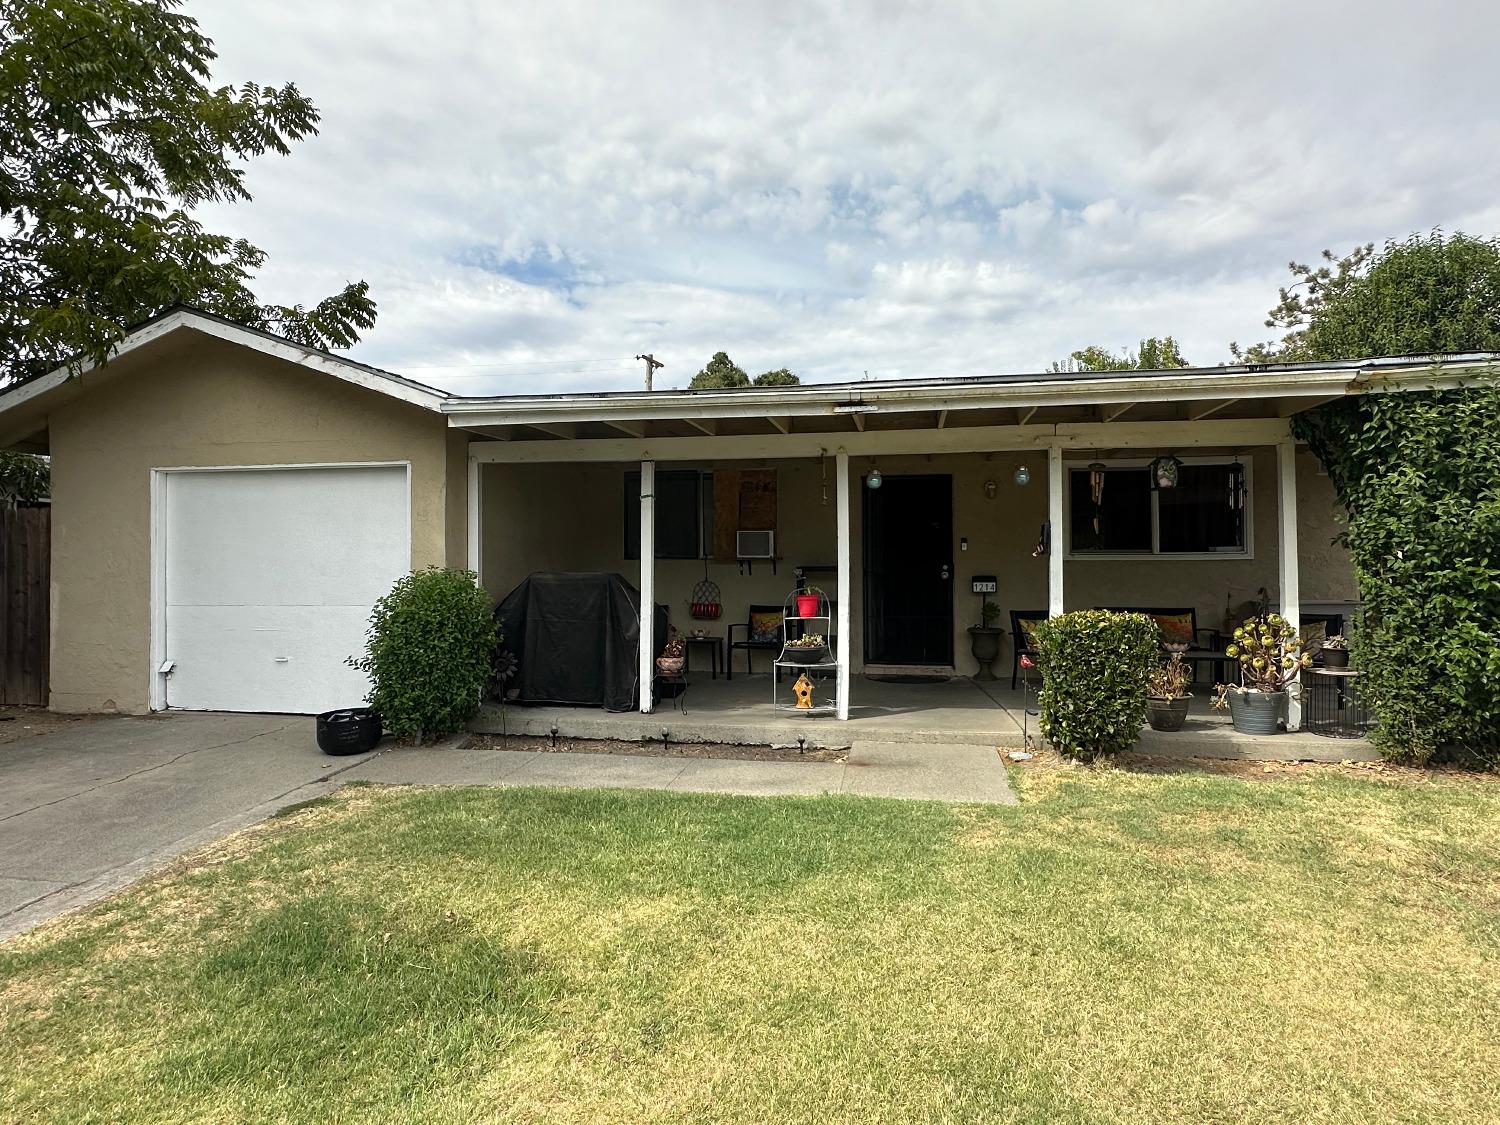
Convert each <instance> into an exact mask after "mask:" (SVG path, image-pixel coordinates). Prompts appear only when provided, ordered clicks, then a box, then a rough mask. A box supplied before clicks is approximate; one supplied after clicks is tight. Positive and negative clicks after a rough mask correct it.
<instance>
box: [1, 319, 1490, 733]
mask: <svg viewBox="0 0 1500 1125" xmlns="http://www.w3.org/2000/svg"><path fill="white" fill-rule="evenodd" d="M1491 359H1492V357H1489V356H1481V355H1463V356H1444V357H1398V358H1390V359H1377V360H1370V361H1364V362H1360V363H1357V364H1309V365H1277V366H1266V367H1246V366H1230V367H1214V368H1193V369H1183V370H1178V371H1157V372H1149V371H1140V372H1137V371H1126V372H1100V373H1092V372H1088V373H1063V374H1060V373H1047V374H1032V375H1003V376H984V377H976V378H960V379H907V380H894V381H865V382H854V383H840V384H817V385H810V386H803V387H790V388H788V387H775V388H747V389H738V390H712V391H655V392H645V391H641V392H618V393H602V394H567V395H530V394H528V395H505V396H492V397H472V398H465V397H455V396H451V395H447V394H445V393H443V392H442V391H439V390H437V389H434V388H432V387H428V386H425V385H423V384H421V383H418V382H414V381H412V380H409V379H405V378H402V377H400V376H399V375H394V374H391V373H389V372H384V371H379V370H377V369H374V368H371V367H368V366H366V365H363V364H360V363H356V362H354V361H352V360H349V359H347V358H343V357H340V356H336V355H331V354H328V353H324V352H320V351H316V350H313V349H309V348H306V347H301V346H298V345H295V344H292V343H290V342H288V341H286V340H283V339H279V338H277V337H275V336H272V335H269V334H266V333H263V332H258V331H254V330H251V329H247V328H244V327H241V326H238V325H235V324H231V323H228V322H226V321H223V320H220V319H218V318H216V317H213V316H210V315H207V314H205V313H202V312H199V311H196V310H192V309H185V308H177V309H173V310H169V311H168V312H166V313H164V314H162V315H161V316H160V317H158V318H156V319H155V320H153V321H152V322H150V323H148V324H146V325H143V326H141V327H140V328H138V329H136V330H135V331H133V332H132V333H131V334H130V335H129V336H128V338H127V339H126V340H125V341H124V343H123V344H122V346H121V348H120V350H119V352H118V354H117V355H116V357H115V358H114V359H113V360H112V361H111V362H110V363H109V364H108V365H106V366H104V367H102V368H98V369H92V370H87V371H85V372H84V373H83V374H82V375H81V377H77V378H69V377H68V374H67V373H66V372H57V373H54V374H52V375H50V376H48V377H45V378H42V379H39V380H37V381H34V382H31V383H28V384H25V385H22V386H19V387H15V388H12V389H10V390H9V391H6V392H5V393H3V394H0V448H7V447H13V448H23V449H30V450H34V451H40V452H46V453H49V454H50V455H51V457H52V461H53V496H52V499H53V521H54V523H53V567H52V604H51V642H52V643H51V703H52V706H53V707H54V708H55V709H57V710H61V711H97V710H119V711H124V712H130V713H143V712H147V711H151V710H159V709H163V708H173V707H176V708H196V709H223V710H260V711H284V712H291V713H307V712H313V711H317V710H322V709H325V708H328V707H332V706H337V705H347V704H348V703H349V702H350V701H352V700H355V699H358V698H360V697H361V696H362V695H363V692H364V682H363V680H362V678H361V677H360V675H359V674H358V673H357V672H355V671H354V670H353V669H352V668H349V667H348V666H347V665H346V664H345V663H344V660H345V657H346V656H348V655H349V654H351V653H353V652H356V651H358V650H359V649H360V648H361V646H362V635H363V630H364V627H365V623H366V620H367V618H368V615H369V610H370V607H371V604H372V603H373V602H374V600H375V599H376V598H377V597H379V596H380V594H382V593H383V592H384V591H385V590H386V589H387V588H389V586H390V584H391V582H392V581H394V579H395V578H396V577H397V576H398V575H399V574H401V573H402V572H404V571H405V570H407V569H408V568H412V567H424V566H428V565H449V566H469V567H471V568H473V569H475V570H476V571H477V572H478V573H479V575H480V578H481V581H482V582H483V584H484V585H485V587H486V588H487V589H488V591H489V592H490V594H491V595H492V597H494V598H496V599H499V598H500V597H502V596H503V595H504V594H505V593H506V592H507V591H508V590H510V589H511V588H512V587H514V586H515V585H516V584H517V583H518V582H519V581H520V580H521V579H522V578H524V577H525V576H526V575H527V574H529V573H531V572H533V571H538V570H587V571H619V572H621V573H623V574H624V575H625V576H626V577H627V578H629V579H630V580H631V581H632V582H635V583H637V584H638V586H639V587H640V589H641V591H642V594H643V599H642V600H643V604H650V603H651V602H652V601H653V600H654V601H656V602H659V603H663V604H666V605H668V606H669V607H671V610H672V614H673V619H674V621H676V622H678V623H686V622H687V620H688V619H687V603H688V602H689V600H690V598H691V595H692V591H693V588H694V586H695V585H696V584H697V583H698V582H699V581H700V580H703V579H704V578H705V575H707V576H708V577H710V578H711V579H712V580H713V581H715V582H716V583H717V584H718V585H719V586H720V588H721V590H722V601H723V604H724V615H725V616H724V619H723V620H722V621H721V622H719V623H717V628H718V629H719V630H720V631H722V628H723V624H724V623H726V622H728V621H734V620H744V618H745V616H746V614H747V613H748V609H749V607H750V606H751V605H753V604H761V603H766V604H778V603H780V602H781V601H782V599H783V598H784V597H785V596H786V594H787V593H788V591H789V590H790V589H791V587H792V585H793V583H794V574H795V573H796V571H797V570H798V569H801V570H802V571H803V572H804V573H806V574H807V575H808V576H809V578H810V579H811V580H812V581H814V582H816V583H818V584H819V585H821V586H823V587H824V588H825V589H827V590H828V591H829V593H830V595H831V597H832V600H833V603H834V606H835V616H836V621H835V622H834V623H833V625H832V629H831V632H832V635H833V636H834V637H835V638H836V647H837V656H838V658H839V661H840V672H839V677H840V681H841V688H842V689H843V690H841V691H840V692H839V694H838V698H839V701H840V703H839V714H840V717H845V716H846V715H847V712H848V707H849V699H850V695H849V691H848V687H849V681H850V679H851V677H854V676H858V675H860V674H862V673H868V672H875V671H902V670H914V669H915V670H928V671H937V672H948V673H956V674H958V675H971V674H973V673H974V672H975V671H976V668H977V665H976V663H975V661H974V659H973V658H972V656H971V655H970V653H969V645H968V638H967V635H966V629H967V628H968V627H969V626H970V625H972V624H975V623H977V621H978V616H979V603H980V598H979V597H977V596H974V595H972V594H971V593H970V589H971V580H972V579H973V578H974V576H976V575H981V576H982V575H993V576H995V578H996V583H997V590H996V593H995V594H994V595H993V598H994V600H995V601H997V602H998V603H999V605H1000V606H1001V607H1002V608H1004V609H1007V610H1009V609H1025V610H1037V611H1047V612H1051V613H1058V612H1062V611H1064V610H1066V609H1073V608H1081V607H1088V606H1095V605H1106V606H1191V607H1193V608H1194V610H1195V611H1196V613H1197V616H1198V620H1199V622H1200V624H1202V625H1205V626H1210V625H1216V624H1218V623H1219V621H1220V620H1221V619H1222V618H1223V616H1224V613H1225V610H1226V606H1237V605H1239V604H1241V603H1243V602H1246V601H1248V600H1251V599H1254V598H1255V597H1256V596H1257V594H1258V592H1259V591H1262V590H1264V591H1265V592H1266V593H1267V595H1268V596H1269V598H1270V600H1271V602H1272V603H1273V604H1274V605H1275V606H1276V607H1277V608H1278V609H1279V610H1280V611H1281V612H1282V613H1283V614H1285V615H1286V616H1287V617H1289V618H1292V619H1296V618H1297V617H1298V615H1299V614H1300V613H1304V612H1310V611H1312V610H1314V609H1318V610H1325V611H1345V610H1347V609H1348V608H1349V607H1352V606H1353V605H1355V604H1356V603H1357V600H1358V592H1357V590H1356V588H1355V582H1354V578H1353V574H1352V570H1351V567H1350V564H1349V560H1348V559H1347V557H1346V556H1345V554H1344V553H1343V551H1342V550H1341V549H1340V548H1339V547H1338V546H1336V545H1334V542H1333V540H1334V537H1335V535H1336V533H1337V531H1338V525H1337V522H1336V516H1335V503H1334V498H1333V493H1332V489H1331V487H1330V485H1329V482H1328V480H1327V479H1326V478H1325V477H1324V476H1323V475H1321V473H1320V471H1319V468H1318V465H1317V463H1316V461H1315V460H1314V459H1313V458H1312V456H1311V455H1310V454H1309V453H1308V452H1306V451H1305V450H1304V449H1299V447H1298V446H1297V445H1296V443H1295V442H1294V440H1293V438H1292V434H1291V431H1290V428H1289V421H1288V420H1289V418H1290V417H1291V416H1292V415H1293V414H1295V413H1296V412H1298V411H1300V410H1304V409H1307V408H1308V407H1311V406H1314V405H1317V404H1319V403H1323V402H1327V401H1329V400H1332V399H1335V398H1338V397H1341V396H1344V395H1350V394H1371V393H1399V392H1402V391H1405V390H1411V389H1423V388H1428V387H1432V386H1452V385H1457V384H1459V383H1461V382H1462V381H1463V380H1465V379H1472V378H1474V377H1475V376H1476V375H1477V374H1478V373H1479V372H1481V371H1482V370H1483V369H1484V368H1485V366H1486V365H1487V364H1488V363H1489V362H1490V361H1491ZM1158 458H1163V459H1166V458H1171V459H1174V461H1175V464H1176V465H1177V466H1178V473H1179V484H1178V487H1177V488H1175V489H1172V490H1166V491H1163V490H1155V489H1153V488H1152V484H1151V476H1152V474H1151V472H1150V471H1149V470H1150V468H1151V466H1152V463H1153V462H1155V461H1156V460H1157V459H1158ZM877 484H878V487H876V485H877ZM742 531H752V532H766V531H770V532H774V536H773V537H767V536H764V535H761V536H754V537H752V539H753V541H754V543H755V544H756V545H757V546H758V547H760V548H764V547H765V545H766V544H768V543H770V544H773V546H772V547H771V548H770V549H769V550H765V549H760V550H757V551H755V552H754V553H755V554H758V555H761V556H767V555H768V556H770V557H755V558H743V559H742V558H741V556H742V555H743V554H745V553H746V549H745V547H744V546H742V545H740V543H739V540H740V537H739V536H738V535H737V534H736V533H737V532H742ZM747 542H748V541H747ZM642 560H647V561H646V563H645V565H643V564H642ZM653 656H654V653H652V652H649V651H643V652H642V653H641V654H640V662H641V669H642V680H643V682H646V683H648V684H649V683H650V681H651V674H650V673H651V659H652V657H653ZM762 666H763V665H762ZM653 702H654V701H653V700H652V698H651V693H650V691H649V690H648V691H646V692H644V693H643V695H642V699H641V707H642V709H643V710H649V709H650V708H651V707H652V705H653Z"/></svg>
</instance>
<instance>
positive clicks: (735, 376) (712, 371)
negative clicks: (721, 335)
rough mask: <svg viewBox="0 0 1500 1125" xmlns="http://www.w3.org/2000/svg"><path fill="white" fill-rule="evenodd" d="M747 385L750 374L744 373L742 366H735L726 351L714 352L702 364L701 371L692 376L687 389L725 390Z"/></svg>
mask: <svg viewBox="0 0 1500 1125" xmlns="http://www.w3.org/2000/svg"><path fill="white" fill-rule="evenodd" d="M749 385H750V376H748V375H746V374H745V371H744V368H742V367H738V366H736V364H735V362H734V360H732V359H730V358H729V355H728V353H727V352H714V357H713V359H711V360H709V361H708V363H707V364H705V365H704V368H703V370H702V371H700V372H698V374H696V375H694V376H693V381H692V382H691V383H689V384H688V389H689V390H692V391H703V390H726V389H728V388H731V387H748V386H749Z"/></svg>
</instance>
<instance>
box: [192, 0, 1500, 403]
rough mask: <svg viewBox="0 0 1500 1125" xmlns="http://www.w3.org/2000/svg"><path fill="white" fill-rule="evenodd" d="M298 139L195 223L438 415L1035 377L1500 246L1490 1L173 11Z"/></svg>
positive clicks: (1208, 349) (371, 4)
mask: <svg viewBox="0 0 1500 1125" xmlns="http://www.w3.org/2000/svg"><path fill="white" fill-rule="evenodd" d="M187 10H188V11H189V12H191V13H192V14H194V15H195V16H197V18H198V19H199V20H200V22H201V24H202V25H203V27H204V29H205V31H206V32H207V33H208V34H209V35H210V36H211V37H212V38H213V39H214V40H215V41H216V44H217V46H218V49H219V53H220V58H219V63H218V68H217V72H216V74H215V78H216V79H217V80H219V81H222V82H234V83H238V82H242V81H245V80H255V81H261V82H266V83H271V82H283V81H288V80H291V81H295V82H296V83H297V84H298V85H299V86H301V87H302V89H303V90H304V91H305V92H306V93H308V94H309V95H310V96H311V97H312V98H313V100H314V101H315V102H316V103H317V105H318V106H319V108H320V109H321V111H322V114H323V123H322V132H321V135H320V136H319V137H317V138H315V139H313V140H311V141H308V142H305V143H303V144H302V145H300V146H299V147H298V148H297V149H296V150H295V151H294V153H293V155H292V156H291V157H289V158H285V159H281V158H271V157H268V158H264V159H263V160H261V161H259V162H257V163H256V164H255V165H254V166H253V168H252V171H251V175H250V185H249V186H250V188H251V191H252V193H253V194H254V196H255V201H254V203H252V204H249V205H239V206H236V207H233V208H227V209H224V210H223V211H222V212H220V211H216V212H215V213H214V214H212V215H211V216H210V221H211V222H212V224H213V225H214V226H216V227H217V228H220V229H224V230H226V231H230V232H233V233H236V234H243V235H245V236H247V237H249V238H251V239H252V240H253V241H255V242H256V243H257V244H259V245H260V246H262V247H263V248H264V249H265V250H267V251H268V252H269V253H270V255H271V262H270V265H269V266H268V268H267V269H266V270H265V271H264V273H263V274H262V280H261V283H260V285H259V287H258V288H259V290H260V291H261V294H262V296H263V297H265V298H267V299H274V300H278V301H313V300H316V299H317V298H318V297H320V296H323V295H325V294H326V293H328V292H330V291H332V290H334V289H336V288H338V287H339V286H341V285H342V284H343V283H344V281H346V280H350V279H356V278H364V279H366V280H368V281H369V282H370V283H371V285H372V287H373V289H374V293H375V296H376V298H377V300H378V301H379V303H380V322H379V324H378V325H377V326H376V328H375V330H374V331H373V332H371V333H370V334H369V336H368V338H367V339H366V341H365V342H364V343H362V344H361V345H360V346H359V348H358V349H357V350H356V352H355V354H356V356H357V357H358V358H361V359H363V360H365V361H367V362H370V363H375V364H379V365H382V366H386V367H391V368H393V369H396V370H399V371H402V372H405V373H407V374H410V375H411V376H413V377H414V378H418V379H422V380H424V381H427V382H431V383H434V384H437V385H440V386H445V387H448V388H449V389H451V390H453V391H455V392H457V393H461V394H483V393H503V392H529V391H546V390H574V389H577V390H583V389H589V390H596V389H613V388H625V387H633V386H636V385H638V384H639V382H640V378H641V376H640V365H639V364H634V363H633V362H632V361H631V358H630V357H632V356H633V355H635V354H636V353H637V352H643V351H652V352H655V354H656V355H657V357H658V358H660V359H663V360H665V362H666V363H667V367H666V369H665V370H664V371H662V372H660V373H659V374H658V377H657V379H658V385H663V384H664V385H667V386H681V385H684V384H685V383H686V382H687V380H688V379H689V378H690V377H691V376H692V374H693V373H694V372H695V371H696V370H697V369H698V368H699V367H700V366H702V364H703V363H704V361H705V360H707V358H708V357H709V355H711V354H712V353H713V352H714V351H716V350H719V349H725V350H727V351H728V352H729V353H730V354H731V355H732V356H733V357H734V359H735V360H736V361H737V362H739V363H740V365H741V366H743V367H745V368H746V369H747V370H749V371H750V372H751V373H754V372H757V371H762V370H766V369H768V368H773V367H781V366H789V367H791V368H792V369H793V370H795V371H797V372H799V373H800V374H802V376H803V377H804V379H836V378H861V377H862V376H863V375H864V374H865V373H868V374H869V376H870V377H871V378H876V377H900V376H918V375H956V374H985V373H993V372H1002V371H1021V370H1036V369H1039V368H1041V367H1043V366H1045V365H1046V363H1047V362H1048V361H1050V360H1052V359H1056V358H1060V357H1062V356H1064V355H1066V354H1067V353H1068V352H1069V351H1070V350H1072V349H1074V348H1077V347H1081V346H1083V345H1085V344H1090V343H1097V344H1103V345H1106V346H1111V347H1122V346H1127V345H1131V346H1133V344H1134V342H1135V341H1136V340H1138V339H1139V338H1140V337H1141V336H1143V335H1151V334H1163V333H1171V334H1175V335H1176V336H1177V337H1178V339H1179V341H1180V342H1181V343H1182V346H1183V350H1184V352H1185V354H1186V355H1187V357H1188V358H1189V359H1190V360H1191V361H1193V362H1197V363H1213V362H1218V361H1221V360H1223V359H1225V358H1226V356H1227V344H1228V341H1230V340H1238V341H1240V342H1242V343H1248V342H1250V341H1253V340H1257V339H1263V338H1265V337H1266V336H1267V335H1268V333H1267V331H1266V329H1265V328H1264V327H1263V326H1262V322H1263V319H1264V314H1265V310H1266V309H1267V308H1268V307H1269V306H1270V305H1271V304H1272V303H1273V302H1274V299H1275V293H1276V286H1277V285H1278V284H1280V283H1281V282H1282V280H1283V279H1284V277H1285V267H1286V263H1287V262H1288V261H1289V260H1290V259H1292V258H1297V259H1298V260H1307V259H1308V258H1310V257H1311V256H1314V255H1315V254H1316V253H1317V252H1318V251H1319V250H1320V249H1322V248H1323V247H1325V246H1329V247H1333V248H1335V249H1340V250H1344V249H1348V248H1349V247H1351V246H1353V245H1355V244H1357V243H1360V242H1364V241H1369V240H1375V241H1380V240H1382V239H1384V238H1386V237H1388V236H1402V235H1405V234H1406V233H1408V232H1410V231H1413V230H1420V229H1427V228H1430V227H1433V226H1439V225H1440V226H1443V227H1444V228H1446V229H1449V230H1454V229H1462V230H1466V231H1470V232H1472V233H1476V234H1485V235H1488V234H1493V233H1496V232H1497V231H1500V85H1497V84H1496V83H1495V82H1494V79H1493V67H1492V65H1491V62H1492V59H1491V53H1492V48H1493V45H1494V44H1495V43H1496V42H1497V41H1500V15H1497V14H1496V8H1495V6H1494V5H1491V4H1488V3H1481V2H1480V0H1470V2H1468V3H1457V2H1445V0H1435V2H1434V0H1429V2H1428V3H1425V4H1415V3H1410V2H1404V0H1403V2H1399V3H1393V2H1384V0H1348V2H1326V3H1322V2H1320V3H1307V2H1306V0H1299V2H1297V3H1281V2H1279V0H1256V2H1253V3H1243V4H1230V3H1205V2H1203V0H1184V2H1180V3H1151V2H1148V0H1134V2H1130V3H1120V2H1118V0H1116V2H1109V3H1094V2H1083V0H1037V2H1026V3H1004V2H1001V0H989V2H987V3H986V2H973V3H902V2H897V0H863V2H861V0H842V2H835V3H820V2H817V0H795V2H784V0H757V2H756V3H752V4H728V3H722V4H715V3H703V0H695V2H680V3H679V2H676V0H657V2H654V3H635V2H631V0H545V2H541V3H538V2H535V0H524V2H523V0H505V2H500V3H493V2H492V3H466V2H459V0H426V2H425V3H421V4H418V3H411V2H408V3H387V2H379V0H314V2H309V0H295V2H293V0H257V2H256V3H254V4H246V3H244V2H243V0H189V3H188V6H187Z"/></svg>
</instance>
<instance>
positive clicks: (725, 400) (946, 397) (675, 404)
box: [442, 357, 1494, 426]
mask: <svg viewBox="0 0 1500 1125" xmlns="http://www.w3.org/2000/svg"><path fill="white" fill-rule="evenodd" d="M1493 369H1494V367H1493V362H1492V360H1491V358H1490V357H1480V358H1477V359H1469V358H1467V357H1465V358H1463V359H1461V360H1455V361H1440V362H1433V361H1427V362H1403V363H1401V364H1399V365H1391V364H1382V363H1376V362H1373V361H1372V362H1370V363H1356V364H1345V365H1341V366H1336V367H1334V366H1321V367H1314V368H1310V369H1306V370H1278V369H1273V370H1268V371H1262V372H1248V373H1245V372H1224V371H1216V372H1214V373H1212V374H1205V373H1204V372H1202V371H1195V372H1193V373H1191V374H1168V375H1163V374H1160V373H1152V374H1150V375H1147V376H1142V377H1130V376H1118V375H1115V376H1111V377H1109V378H1106V379H1089V380H1076V379H1075V380H1048V379H1038V380H1028V381H1024V382H1022V381H1017V382H1007V383H999V384H996V383H985V384H976V385H956V384H953V383H934V384H926V385H921V386H888V387H879V386H875V385H870V384H864V385H860V386H858V387H852V388H849V387H837V386H834V387H820V386H818V385H816V384H814V385H812V386H809V387H806V388H804V389H803V390H800V391H797V392H793V393H788V392H787V391H786V389H785V388H776V389H774V390H771V389H766V390H757V389H756V388H746V389H740V390H733V391H720V392H713V393H709V394H704V393H701V392H698V393H691V394H687V393H678V394H672V393H666V394H663V393H661V392H657V393H654V394H643V393H630V394H622V395H608V396H590V395H551V396H532V395H516V396H505V397H492V398H466V399H455V398H449V399H447V400H446V401H445V402H444V403H443V408H442V409H443V412H444V413H445V414H447V415H449V418H450V425H455V426H474V425H514V424H518V423H521V422H523V421H524V419H527V418H536V419H539V420H545V421H550V422H589V421H606V420H608V419H609V418H630V419H634V420H638V421H667V420H671V419H676V418H682V417H694V418H759V417H765V416H767V415H768V414H770V413H775V414H778V415H781V416H795V417H810V416H826V415H829V414H831V413H832V407H834V406H836V405H841V404H847V403H849V402H859V403H862V404H866V405H873V406H876V407H877V408H878V409H879V410H881V411H883V412H888V413H902V412H914V411H934V412H941V411H957V410H983V409H998V408H1007V407H1016V406H1023V407H1028V406H1071V405H1079V404H1089V405H1093V404H1100V403H1123V402H1163V401H1166V402H1180V401H1204V400H1207V401H1212V400H1214V399H1245V398H1287V397H1296V396H1306V397H1309V398H1315V397H1324V398H1327V397H1328V396H1330V395H1334V396H1338V395H1343V394H1353V393H1361V392H1364V391H1383V390H1406V389H1410V387H1411V385H1412V384H1417V385H1420V386H1422V387H1424V388H1426V387H1432V388H1435V389H1443V388H1447V387H1453V386H1460V385H1462V384H1463V383H1464V382H1465V381H1469V380H1472V379H1473V378H1474V377H1476V376H1477V375H1481V374H1487V373H1492V372H1493ZM1185 392H1186V393H1185ZM460 419H461V420H460Z"/></svg>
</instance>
